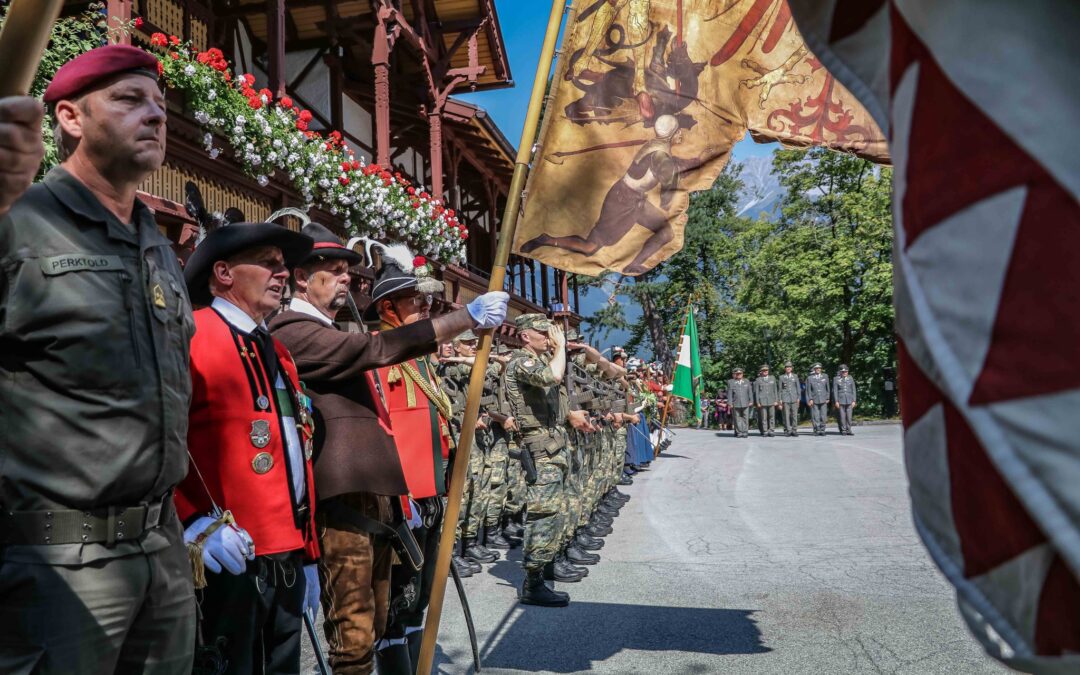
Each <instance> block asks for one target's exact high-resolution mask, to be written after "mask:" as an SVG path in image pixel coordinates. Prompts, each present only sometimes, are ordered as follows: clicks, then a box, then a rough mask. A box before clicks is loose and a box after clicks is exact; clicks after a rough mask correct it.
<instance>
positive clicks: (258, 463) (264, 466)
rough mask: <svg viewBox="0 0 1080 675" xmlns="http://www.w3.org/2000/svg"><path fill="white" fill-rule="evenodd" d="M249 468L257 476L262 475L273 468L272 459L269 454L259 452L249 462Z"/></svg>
mask: <svg viewBox="0 0 1080 675" xmlns="http://www.w3.org/2000/svg"><path fill="white" fill-rule="evenodd" d="M251 468H252V469H254V471H255V473H257V474H260V475H262V474H264V473H267V472H269V471H270V469H273V468H274V458H273V457H272V456H271V455H270V453H269V452H260V453H259V454H257V455H255V457H254V459H252V460H251Z"/></svg>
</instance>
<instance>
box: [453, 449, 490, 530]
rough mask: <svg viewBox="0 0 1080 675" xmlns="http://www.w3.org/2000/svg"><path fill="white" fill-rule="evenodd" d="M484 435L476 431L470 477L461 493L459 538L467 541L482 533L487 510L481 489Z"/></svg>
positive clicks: (470, 459)
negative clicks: (481, 528)
mask: <svg viewBox="0 0 1080 675" xmlns="http://www.w3.org/2000/svg"><path fill="white" fill-rule="evenodd" d="M482 433H483V432H482V431H481V430H479V429H478V430H477V431H476V436H477V439H474V441H473V446H472V452H470V453H469V475H468V478H466V480H465V488H464V490H463V491H462V493H461V511H460V512H459V513H458V536H460V537H464V538H466V539H471V538H473V537H475V536H476V535H477V533H478V532H479V531H480V521H481V520H482V519H483V512H484V509H485V503H484V495H483V492H482V491H481V489H480V487H481V483H482V481H483V476H484V449H483V448H482V447H481V446H482V444H484V441H483V440H482V439H481V438H480V437H481V436H482ZM478 440H479V441H480V442H479V443H478V442H477V441H478Z"/></svg>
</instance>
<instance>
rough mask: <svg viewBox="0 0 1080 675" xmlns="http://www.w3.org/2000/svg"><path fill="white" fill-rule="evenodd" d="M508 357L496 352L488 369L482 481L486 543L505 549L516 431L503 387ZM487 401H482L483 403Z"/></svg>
mask: <svg viewBox="0 0 1080 675" xmlns="http://www.w3.org/2000/svg"><path fill="white" fill-rule="evenodd" d="M509 360H510V358H509V355H507V354H503V355H499V354H498V353H495V354H493V355H492V357H491V366H492V367H491V368H489V369H488V375H489V381H488V382H487V383H485V385H484V393H485V396H488V395H489V394H488V392H489V391H490V392H491V393H490V397H491V398H490V401H489V405H487V406H485V407H486V412H487V414H488V416H489V417H490V418H491V419H492V421H493V424H491V425H490V430H491V438H492V442H491V447H490V448H489V449H488V451H487V452H486V453H485V455H484V473H483V477H482V480H481V482H480V492H481V493H482V494H483V500H482V501H483V503H484V511H483V526H484V546H485V547H487V548H488V549H503V550H506V549H509V548H511V547H512V546H513V544H512V542H511V540H510V539H509V538H507V537H506V536H504V533H503V522H502V514H503V505H504V504H505V503H506V495H507V492H508V490H509V483H508V479H509V461H510V445H509V443H510V435H511V434H512V433H513V432H514V431H516V430H517V423H516V422H515V421H514V418H513V416H512V415H511V414H510V406H509V404H508V403H507V402H506V393H505V388H504V387H503V376H502V375H503V370H504V369H505V367H506V363H507V362H508V361H509ZM484 403H485V402H484V400H481V405H482V406H484ZM519 465H520V462H519Z"/></svg>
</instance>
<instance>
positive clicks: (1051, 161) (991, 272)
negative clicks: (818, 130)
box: [791, 0, 1080, 673]
mask: <svg viewBox="0 0 1080 675" xmlns="http://www.w3.org/2000/svg"><path fill="white" fill-rule="evenodd" d="M791 4H792V9H793V10H794V13H795V18H796V20H797V21H798V22H799V28H800V29H801V30H802V31H803V34H804V35H805V36H806V37H807V40H808V42H809V43H810V45H811V47H812V48H813V49H814V51H815V53H817V54H818V55H819V56H820V57H821V59H822V62H823V63H824V64H825V66H826V67H827V68H828V69H829V70H830V71H831V72H833V73H835V74H836V76H837V77H838V78H840V79H841V80H843V81H844V83H845V84H846V85H847V86H848V87H849V88H850V90H851V91H852V92H855V94H857V95H858V96H859V98H860V99H861V100H862V102H863V104H864V105H865V106H866V109H867V110H869V111H870V112H871V113H873V115H874V116H875V118H876V119H877V121H878V123H879V124H880V126H881V127H882V128H883V129H886V130H887V131H888V133H889V136H890V148H891V153H892V157H893V161H894V163H895V170H894V174H893V186H894V187H893V189H894V192H895V194H894V196H893V209H894V227H895V243H894V254H893V264H894V278H895V303H896V328H897V331H898V333H899V334H900V337H901V341H902V344H903V349H902V350H901V358H900V376H901V382H900V393H901V403H902V406H901V408H902V413H903V418H904V426H905V432H904V453H905V459H906V464H907V470H908V476H909V479H910V481H911V501H912V508H913V511H914V519H915V526H916V528H917V530H918V532H919V535H920V536H921V537H922V539H923V541H924V542H925V543H926V547H927V549H928V550H929V552H930V554H931V555H932V556H933V559H934V561H935V562H936V563H937V565H938V566H939V567H940V568H941V570H942V572H944V574H945V576H947V577H948V579H949V581H951V582H952V583H953V584H954V585H955V586H956V589H957V596H958V601H959V606H960V611H961V613H962V614H963V616H964V618H965V620H966V621H967V623H968V625H969V626H970V627H971V629H972V632H973V633H974V634H975V636H976V637H978V639H979V640H980V641H981V642H982V643H983V645H984V646H985V648H986V650H987V651H988V652H989V653H990V654H992V655H993V656H995V657H997V658H999V659H1002V660H1003V661H1005V662H1006V663H1008V664H1009V665H1011V666H1014V667H1016V668H1019V669H1021V670H1024V671H1025V672H1047V673H1049V672H1061V673H1065V672H1080V581H1078V579H1080V442H1078V440H1077V431H1076V421H1075V420H1076V411H1077V408H1078V406H1080V368H1078V367H1077V357H1078V351H1080V350H1078V346H1080V311H1078V309H1080V154H1078V153H1077V131H1076V121H1077V120H1078V119H1080V79H1078V73H1080V51H1077V49H1076V46H1075V32H1076V27H1077V26H1080V3H1077V2H1076V0H1044V1H1042V2H1035V3H1022V2H1012V1H1009V0H791ZM890 125H891V128H890Z"/></svg>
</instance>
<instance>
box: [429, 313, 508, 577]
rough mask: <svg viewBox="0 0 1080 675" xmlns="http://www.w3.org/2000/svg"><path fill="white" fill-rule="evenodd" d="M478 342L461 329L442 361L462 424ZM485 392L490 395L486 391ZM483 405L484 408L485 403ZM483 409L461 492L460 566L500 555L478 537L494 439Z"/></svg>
mask: <svg viewBox="0 0 1080 675" xmlns="http://www.w3.org/2000/svg"><path fill="white" fill-rule="evenodd" d="M477 342H478V338H477V336H476V334H474V333H473V332H472V331H466V332H464V333H462V334H461V335H459V336H458V337H456V338H454V351H455V352H456V354H455V356H454V357H451V358H448V359H443V360H441V361H440V363H439V371H438V372H439V377H441V378H442V381H443V385H444V387H445V388H446V393H447V394H448V395H449V396H450V401H451V403H452V404H453V406H452V410H453V413H454V418H455V420H456V421H457V423H458V424H459V425H460V423H461V419H462V416H463V415H464V411H465V399H466V398H467V394H468V389H469V377H470V374H471V373H472V361H473V358H474V357H475V356H476V345H477ZM492 368H493V366H492V365H491V364H488V369H489V371H490V370H492ZM485 388H486V387H485ZM485 395H488V394H487V392H486V391H485ZM481 407H482V408H483V405H481ZM483 412H484V411H483V410H481V416H480V417H479V418H478V419H477V422H476V432H475V435H474V437H473V447H472V449H471V450H470V452H469V472H468V476H467V478H466V481H465V488H464V491H463V492H462V496H461V512H460V515H459V516H458V529H459V532H458V540H459V546H460V549H461V550H460V554H459V556H460V557H461V558H464V560H459V561H456V562H458V563H459V566H460V565H461V564H467V563H465V561H472V562H473V563H491V562H495V561H496V560H498V559H499V554H498V553H497V552H495V551H492V550H491V549H489V548H487V547H485V546H484V545H483V544H481V543H480V542H479V541H478V540H477V535H478V534H479V530H480V523H481V521H482V520H483V516H484V513H485V510H486V504H485V501H484V496H485V495H484V493H483V492H482V491H481V486H482V483H483V478H484V465H485V451H486V450H489V449H490V448H491V446H492V444H493V441H494V438H493V436H492V434H491V430H490V429H489V427H488V424H489V422H490V418H485V416H484V415H483ZM485 419H486V420H487V421H485ZM459 451H460V449H459Z"/></svg>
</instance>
